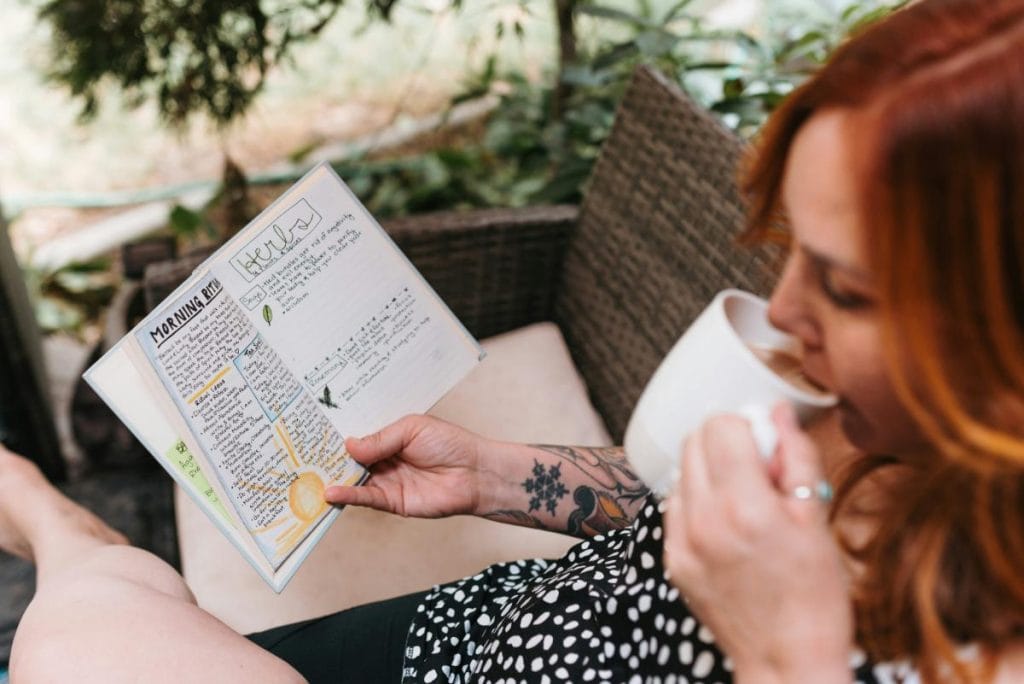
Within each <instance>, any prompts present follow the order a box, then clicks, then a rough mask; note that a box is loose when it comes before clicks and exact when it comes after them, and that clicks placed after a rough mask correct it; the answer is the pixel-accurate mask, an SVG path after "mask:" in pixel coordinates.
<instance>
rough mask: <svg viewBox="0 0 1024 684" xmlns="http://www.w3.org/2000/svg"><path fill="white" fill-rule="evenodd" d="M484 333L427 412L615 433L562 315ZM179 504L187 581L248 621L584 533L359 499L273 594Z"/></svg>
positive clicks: (389, 591) (543, 432)
mask: <svg viewBox="0 0 1024 684" xmlns="http://www.w3.org/2000/svg"><path fill="white" fill-rule="evenodd" d="M482 345H483V347H484V349H485V350H486V351H487V358H485V359H484V360H483V361H482V362H481V363H480V364H479V365H478V366H477V367H476V368H475V369H474V370H473V371H472V372H471V373H470V374H469V375H468V376H467V377H466V378H464V379H463V381H462V382H461V383H459V385H458V386H457V387H455V388H454V389H453V390H452V391H451V392H449V393H448V394H447V395H446V396H445V397H444V398H443V399H442V400H441V401H440V402H438V404H437V405H436V406H435V407H434V408H433V409H432V410H431V411H430V413H431V414H433V415H435V416H438V417H440V418H443V419H445V420H449V421H451V422H454V423H457V424H459V425H462V426H464V427H466V428H468V429H470V430H472V431H474V432H477V433H480V434H483V435H486V436H488V437H493V438H496V439H504V440H516V441H521V442H527V443H548V444H580V445H590V446H607V445H609V444H611V440H610V438H609V436H608V433H607V431H606V430H605V428H604V425H603V423H602V422H601V419H600V417H599V416H598V415H597V413H596V411H595V410H594V408H593V407H592V406H591V404H590V401H589V399H588V398H587V392H586V387H585V386H584V384H583V381H582V379H581V378H580V376H579V374H578V373H577V372H576V369H575V368H574V367H573V364H572V360H571V358H570V356H569V351H568V349H567V348H566V346H565V342H564V340H563V339H562V335H561V333H560V332H559V330H558V328H557V327H556V326H555V325H554V324H552V323H540V324H536V325H532V326H528V327H526V328H522V329H520V330H516V331H513V332H510V333H506V334H503V335H499V336H497V337H493V338H490V339H487V340H484V341H483V342H482ZM175 507H176V515H177V524H178V543H179V546H180V550H181V560H182V569H183V574H184V576H185V579H186V581H187V582H188V585H189V587H190V588H191V589H192V592H193V593H194V594H195V597H196V599H197V600H198V602H199V605H200V606H202V607H203V608H205V609H206V610H208V611H209V612H211V613H212V614H213V615H215V616H217V617H218V618H220V619H221V620H223V621H224V622H226V623H227V624H228V625H229V626H231V627H232V628H234V629H236V630H238V631H239V632H242V633H248V632H254V631H258V630H262V629H266V628H269V627H273V626H276V625H281V624H286V623H289V622H295V621H298V620H303V619H306V618H310V617H315V616H318V615H324V614H327V613H331V612H335V611H338V610H342V609H344V608H348V607H351V606H354V605H359V604H362V603H367V602H370V601H376V600H380V599H385V598H390V597H393V596H400V595H402V594H406V593H410V592H414V591H420V590H423V589H427V588H429V587H431V586H432V585H434V584H437V583H441V582H448V581H451V580H455V579H458V578H460V577H465V576H467V575H471V574H473V573H475V572H478V571H479V570H480V569H482V568H484V567H486V566H488V565H490V564H492V563H496V562H499V561H503V560H515V559H519V558H535V557H547V558H552V557H558V556H561V555H562V554H563V553H564V552H565V550H566V549H567V548H568V547H570V546H571V545H572V544H574V543H575V542H576V540H575V539H573V538H571V537H567V536H564V535H560V534H554V533H551V532H543V531H539V530H531V529H525V528H520V527H514V526H511V525H504V524H501V523H496V522H491V521H488V520H482V519H479V518H473V517H466V516H458V517H453V518H446V519H441V520H421V519H416V518H402V517H399V516H394V515H389V514H386V513H381V512H378V511H372V510H368V509H361V508H355V507H351V508H349V509H347V510H345V511H343V512H342V514H341V515H340V516H339V517H338V519H337V521H336V522H335V523H334V525H333V526H332V527H331V529H330V530H329V531H328V532H327V534H326V535H324V538H323V539H322V540H321V541H320V543H319V545H318V546H317V547H316V549H314V551H313V552H312V553H311V554H310V556H309V557H308V558H307V559H306V561H305V563H304V564H303V565H302V567H301V568H299V570H298V572H297V573H296V574H295V576H294V577H293V578H292V580H291V582H290V583H289V585H288V586H287V587H286V588H285V590H284V591H283V592H282V593H281V594H274V592H273V591H272V590H271V589H270V588H269V587H268V586H267V585H266V584H265V583H264V582H263V580H262V579H260V577H259V576H258V575H257V574H256V572H255V571H254V570H252V568H250V567H249V565H248V564H247V563H246V562H245V560H243V558H242V557H241V555H240V554H239V553H238V552H237V551H236V550H235V549H234V548H233V547H232V546H231V545H230V543H229V542H228V541H227V540H226V539H225V538H224V537H223V536H222V535H221V534H220V532H219V531H217V529H216V528H215V527H214V526H213V525H212V524H211V523H210V522H209V520H207V518H206V516H205V515H203V513H202V512H201V511H200V510H199V509H198V508H197V507H196V506H195V504H194V503H193V502H192V501H191V499H189V497H188V496H187V495H186V494H184V493H183V492H182V491H180V490H179V491H177V492H175Z"/></svg>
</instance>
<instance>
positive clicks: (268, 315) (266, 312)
mask: <svg viewBox="0 0 1024 684" xmlns="http://www.w3.org/2000/svg"><path fill="white" fill-rule="evenodd" d="M263 320H265V321H266V322H267V325H270V321H272V320H274V312H273V311H271V310H270V305H269V304H264V305H263Z"/></svg>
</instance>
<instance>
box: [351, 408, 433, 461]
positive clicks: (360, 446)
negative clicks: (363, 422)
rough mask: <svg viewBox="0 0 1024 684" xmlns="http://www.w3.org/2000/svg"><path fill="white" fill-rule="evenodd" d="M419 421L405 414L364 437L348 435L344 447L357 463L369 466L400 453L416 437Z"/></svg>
mask: <svg viewBox="0 0 1024 684" xmlns="http://www.w3.org/2000/svg"><path fill="white" fill-rule="evenodd" d="M419 430H420V423H419V421H418V420H417V419H416V416H405V417H404V418H400V419H399V420H397V421H395V422H394V423H392V424H391V425H388V426H387V427H385V428H383V429H382V430H378V431H377V432H374V433H373V434H370V435H367V436H365V437H349V438H347V439H346V440H345V448H346V449H347V450H348V453H349V454H351V455H352V458H354V459H355V460H356V461H357V462H358V463H360V464H361V465H364V466H367V467H369V466H371V465H373V464H374V463H377V462H378V461H383V460H385V459H387V458H391V457H392V456H394V455H395V454H398V453H400V452H401V451H402V450H403V449H405V447H407V446H409V443H410V442H412V440H413V439H414V438H415V437H416V434H417V433H418V432H419Z"/></svg>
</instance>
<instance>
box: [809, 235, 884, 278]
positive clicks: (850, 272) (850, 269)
mask: <svg viewBox="0 0 1024 684" xmlns="http://www.w3.org/2000/svg"><path fill="white" fill-rule="evenodd" d="M798 247H799V249H800V251H802V252H803V253H804V254H806V255H807V257H808V258H809V259H810V260H811V261H813V262H814V263H815V264H816V265H817V266H818V268H827V269H829V270H832V271H839V272H840V273H842V274H844V275H846V276H849V277H851V278H854V279H856V280H861V281H864V283H865V284H869V283H870V282H871V281H872V278H871V276H870V275H869V274H868V273H867V272H866V271H865V270H864V269H863V268H860V267H858V266H854V265H853V264H849V263H846V262H844V261H842V260H840V259H836V258H835V257H832V256H829V255H827V254H823V253H822V252H819V251H817V250H815V249H813V248H811V247H808V246H807V245H805V244H803V243H799V244H798Z"/></svg>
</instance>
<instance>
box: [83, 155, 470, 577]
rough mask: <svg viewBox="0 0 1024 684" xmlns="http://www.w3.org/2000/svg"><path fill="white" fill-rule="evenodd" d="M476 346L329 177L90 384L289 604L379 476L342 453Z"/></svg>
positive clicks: (438, 381)
mask: <svg viewBox="0 0 1024 684" xmlns="http://www.w3.org/2000/svg"><path fill="white" fill-rule="evenodd" d="M481 358H482V352H481V349H480V346H479V345H478V344H477V342H476V340H475V339H473V337H472V336H471V335H470V334H469V333H468V332H467V331H466V330H465V328H464V327H463V326H462V325H461V324H460V323H459V321H458V319H457V318H456V317H455V316H454V315H453V314H452V312H451V311H450V310H449V309H448V307H447V306H446V305H445V304H444V302H443V301H441V299H440V298H439V297H438V296H437V294H436V293H435V292H434V291H433V289H432V288H431V287H430V286H429V285H428V284H427V282H426V281H425V280H424V279H423V278H422V276H421V275H420V274H419V272H418V271H416V269H415V267H413V265H412V264H411V263H410V262H409V261H408V260H407V259H406V258H405V256H404V255H403V254H402V253H401V251H399V250H398V248H397V247H396V246H395V245H394V243H393V242H392V241H391V239H390V238H389V237H388V236H387V234H386V233H384V231H383V229H382V228H381V227H380V226H379V224H378V223H377V222H376V221H375V220H374V219H373V217H372V216H371V215H370V214H369V213H368V212H367V211H366V209H365V208H364V207H363V206H362V204H361V203H360V202H359V200H358V199H356V197H355V196H354V195H353V194H352V193H351V191H350V190H349V189H348V188H347V187H346V186H345V184H344V183H343V182H342V181H341V179H340V178H339V177H338V176H337V175H336V174H335V173H334V171H333V169H331V167H330V166H329V165H327V164H321V165H319V166H317V167H316V168H314V169H313V170H312V171H310V172H309V173H307V174H306V175H305V176H304V177H303V178H302V179H300V180H299V181H298V182H297V183H296V184H295V185H294V186H292V187H291V188H290V189H289V190H288V191H287V192H285V193H284V195H282V196H281V197H280V198H279V199H278V200H277V201H276V202H275V203H274V204H272V205H271V206H270V207H269V208H267V209H266V210H265V211H264V212H263V213H261V214H260V215H259V216H258V217H256V219H254V220H253V221H252V222H251V223H250V224H249V225H248V226H246V227H245V228H244V229H243V230H241V231H240V232H239V233H238V234H237V235H236V236H235V237H233V238H232V239H231V240H230V241H229V242H227V243H226V244H225V245H224V246H223V247H222V248H220V249H219V250H218V251H217V252H216V253H214V254H213V255H212V256H211V257H210V258H209V259H208V260H207V261H205V262H204V263H203V264H202V265H201V266H200V267H199V268H197V269H196V270H195V272H194V273H193V274H192V276H191V277H190V278H189V279H188V280H186V282H185V283H183V284H182V285H181V286H180V287H179V288H178V289H177V290H175V291H174V292H173V293H172V294H171V295H170V296H169V297H168V298H167V299H166V300H164V301H163V302H162V303H160V304H159V305H158V306H157V307H156V308H155V309H154V310H153V312H152V313H151V314H150V315H149V316H147V317H146V318H145V319H144V320H143V321H142V322H141V323H139V325H138V326H136V327H135V328H134V329H133V330H132V331H131V332H130V333H129V334H128V335H126V336H125V337H124V339H122V340H121V341H120V342H118V343H117V344H116V345H115V346H114V347H113V348H112V349H111V350H110V351H109V352H107V354H105V355H104V356H103V358H101V359H100V360H99V361H98V362H96V364H94V365H93V366H92V367H91V368H89V370H87V371H86V373H85V378H86V380H87V381H88V382H89V383H90V384H91V385H92V386H93V387H94V388H95V389H96V391H97V392H98V393H99V395H100V396H101V397H103V399H104V401H106V402H107V403H108V404H109V405H110V406H111V408H112V409H113V410H114V411H115V413H117V415H118V416H119V417H120V418H121V420H122V421H124V423H125V424H126V425H127V426H128V427H129V428H130V429H131V430H132V432H133V433H134V434H135V435H136V437H138V439H139V440H140V441H141V442H142V444H144V445H145V446H146V448H147V449H148V450H149V451H150V452H151V453H152V454H153V456H154V457H155V458H156V459H157V460H158V461H159V462H160V464H161V465H162V466H163V467H164V468H165V469H166V470H167V472H168V473H170V475H171V476H172V477H173V478H174V479H175V480H176V481H177V482H178V484H179V485H180V486H182V487H183V488H184V489H185V490H186V491H187V492H188V493H189V494H190V495H191V496H192V498H193V499H194V500H195V501H196V502H197V503H198V504H199V506H200V507H201V508H202V509H203V510H204V512H205V513H206V514H207V516H208V517H209V518H210V519H211V520H212V521H213V523H214V524H215V525H217V527H219V528H220V529H221V531H222V532H223V533H224V534H225V535H227V536H228V538H229V539H231V541H232V542H233V543H234V544H235V546H236V547H237V548H238V549H239V551H241V552H242V554H243V555H244V556H245V557H246V558H247V559H248V561H249V562H250V564H252V566H253V567H254V568H255V569H256V571H257V572H259V573H260V575H261V576H262V577H263V578H264V579H265V580H266V581H267V582H268V583H269V584H270V585H271V586H272V587H273V588H274V589H275V591H281V589H283V588H284V585H285V584H286V583H287V582H288V580H289V579H290V578H291V576H292V575H293V574H294V572H295V571H296V570H297V569H298V567H299V565H300V564H301V563H302V560H303V559H304V558H305V557H306V555H307V554H308V553H309V551H310V550H311V549H312V548H313V546H314V545H315V544H316V542H317V541H318V540H319V539H320V537H321V536H322V535H323V534H324V532H326V530H327V528H328V527H329V526H330V524H331V523H332V522H333V521H334V519H335V517H336V516H337V515H338V512H339V511H338V510H337V509H334V508H332V507H330V506H328V505H327V504H326V503H325V502H324V498H323V492H324V489H325V488H326V487H328V486H330V485H334V484H350V485H358V484H361V483H362V482H363V481H364V480H365V479H366V477H367V473H366V471H365V470H364V469H363V467H362V466H360V465H359V464H358V463H356V461H355V460H353V459H352V458H351V457H350V456H349V455H348V453H347V452H346V451H345V446H344V440H345V438H346V437H349V436H360V435H363V434H366V433H369V432H373V431H375V430H377V429H379V428H381V427H383V426H384V425H386V424H388V423H390V422H392V421H394V420H396V419H398V418H399V417H401V416H402V415H405V414H407V413H422V412H424V411H426V410H427V409H429V408H430V407H431V406H432V405H433V404H434V403H435V402H436V401H437V400H438V399H440V398H441V396H443V395H444V393H445V392H447V391H448V390H449V389H450V388H451V387H452V386H454V385H455V384H456V383H457V382H458V381H459V380H460V379H461V378H462V377H463V376H464V375H465V374H466V373H467V372H469V370H470V369H471V368H472V367H473V366H474V365H475V364H476V363H477V362H478V361H479V360H480V359H481Z"/></svg>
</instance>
